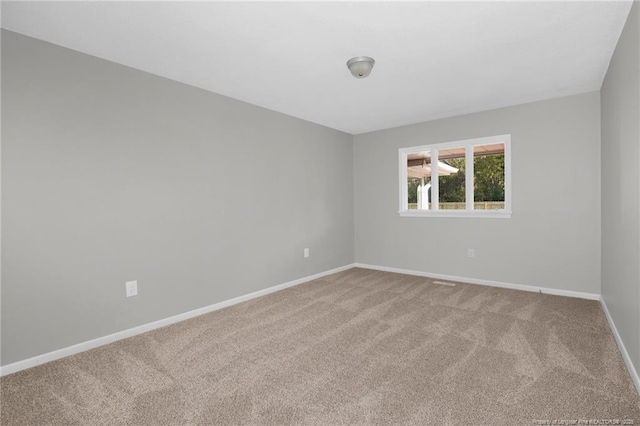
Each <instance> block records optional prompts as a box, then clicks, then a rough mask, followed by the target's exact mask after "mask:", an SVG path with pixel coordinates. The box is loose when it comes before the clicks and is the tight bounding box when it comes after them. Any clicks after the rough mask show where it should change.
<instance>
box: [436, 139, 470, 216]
mask: <svg viewBox="0 0 640 426" xmlns="http://www.w3.org/2000/svg"><path fill="white" fill-rule="evenodd" d="M464 155H465V149H464V147H459V148H449V149H439V150H438V179H439V181H438V192H439V194H440V199H439V207H440V210H465V208H466V199H465V170H464V161H465V158H464Z"/></svg>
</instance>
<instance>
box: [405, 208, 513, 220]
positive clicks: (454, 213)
mask: <svg viewBox="0 0 640 426" xmlns="http://www.w3.org/2000/svg"><path fill="white" fill-rule="evenodd" d="M398 214H399V215H400V216H401V217H474V218H489V219H510V218H511V212H510V211H505V210H474V211H468V210H401V211H399V212H398Z"/></svg>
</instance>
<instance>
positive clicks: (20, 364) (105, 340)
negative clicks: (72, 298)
mask: <svg viewBox="0 0 640 426" xmlns="http://www.w3.org/2000/svg"><path fill="white" fill-rule="evenodd" d="M351 268H353V264H351V265H345V266H341V267H339V268H335V269H331V270H329V271H324V272H320V273H318V274H314V275H309V276H307V277H304V278H299V279H297V280H293V281H289V282H287V283H284V284H278V285H275V286H273V287H269V288H265V289H263V290H259V291H255V292H253V293H249V294H245V295H243V296H238V297H234V298H233V299H229V300H225V301H222V302H218V303H214V304H213V305H209V306H205V307H204V308H199V309H194V310H193V311H189V312H185V313H182V314H178V315H174V316H172V317H169V318H165V319H161V320H158V321H154V322H150V323H148V324H143V325H140V326H138V327H133V328H129V329H127V330H123V331H118V332H117V333H113V334H109V335H107V336H103V337H98V338H97V339H93V340H89V341H86V342H82V343H78V344H76V345H73V346H69V347H66V348H62V349H58V350H56V351H52V352H47V353H45V354H42V355H38V356H35V357H33V358H28V359H25V360H22V361H17V362H14V363H12V364H7V365H3V366H2V367H0V377H1V376H6V375H8V374H12V373H16V372H18V371H21V370H25V369H27V368H31V367H35V366H36V365H40V364H44V363H46V362H50V361H55V360H56V359H60V358H64V357H66V356H69V355H74V354H77V353H80V352H84V351H88V350H89V349H93V348H97V347H99V346H104V345H107V344H109V343H113V342H116V341H118V340H122V339H126V338H127V337H132V336H136V335H138V334H142V333H146V332H147V331H151V330H155V329H157V328H160V327H165V326H167V325H171V324H175V323H177V322H180V321H184V320H187V319H189V318H193V317H197V316H199V315H203V314H206V313H209V312H213V311H217V310H218V309H222V308H226V307H227V306H232V305H237V304H238V303H241V302H246V301H247V300H251V299H255V298H256V297H260V296H265V295H267V294H270V293H275V292H276V291H280V290H284V289H285V288H289V287H293V286H296V285H299V284H303V283H306V282H308V281H312V280H315V279H318V278H321V277H324V276H326V275H330V274H335V273H336V272H341V271H345V270H347V269H351Z"/></svg>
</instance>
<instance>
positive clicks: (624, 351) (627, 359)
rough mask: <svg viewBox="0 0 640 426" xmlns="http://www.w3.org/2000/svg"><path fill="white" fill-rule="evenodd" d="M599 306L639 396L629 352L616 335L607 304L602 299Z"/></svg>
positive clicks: (636, 379)
mask: <svg viewBox="0 0 640 426" xmlns="http://www.w3.org/2000/svg"><path fill="white" fill-rule="evenodd" d="M600 305H602V310H603V311H604V314H605V316H606V317H607V321H608V322H609V327H610V328H611V331H612V332H613V337H615V339H616V343H617V344H618V348H619V349H620V353H621V354H622V359H624V363H625V364H626V365H627V370H629V374H630V375H631V380H632V381H633V384H634V385H635V387H636V391H638V395H640V377H639V376H638V372H637V371H636V368H635V367H634V365H633V363H632V362H631V357H630V356H629V352H627V348H625V346H624V343H622V338H621V337H620V334H619V333H618V329H617V328H616V325H615V323H614V322H613V318H612V317H611V314H610V313H609V309H608V308H607V304H606V303H605V301H604V299H603V298H602V297H601V298H600Z"/></svg>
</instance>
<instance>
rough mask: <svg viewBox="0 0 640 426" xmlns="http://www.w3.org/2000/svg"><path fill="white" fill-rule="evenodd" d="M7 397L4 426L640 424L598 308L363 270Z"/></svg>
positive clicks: (65, 368)
mask: <svg viewBox="0 0 640 426" xmlns="http://www.w3.org/2000/svg"><path fill="white" fill-rule="evenodd" d="M0 382H1V390H2V395H1V398H2V399H1V402H2V406H1V413H0V418H1V421H2V424H3V425H23V424H30V425H48V424H56V425H120V424H128V425H135V424H140V425H154V424H157V425H182V424H224V425H227V424H266V425H269V424H272V425H276V424H277V425H280V424H316V425H339V424H393V425H397V424H415V425H449V424H450V425H485V424H486V425H516V424H523V425H531V424H542V423H541V422H536V421H543V420H550V421H552V420H565V421H570V420H583V421H586V420H616V419H617V420H620V421H621V422H622V421H623V420H625V419H629V420H633V421H634V424H636V425H638V424H640V400H639V397H638V394H637V393H636V391H635V389H634V387H633V384H632V382H631V378H630V376H629V373H628V372H627V370H626V368H625V365H624V363H623V360H622V357H621V355H620V353H619V351H618V348H617V346H616V343H615V341H614V339H613V336H612V334H611V331H610V330H609V327H608V325H607V322H606V319H605V316H604V314H603V312H602V310H601V308H600V305H599V304H598V302H595V301H588V300H581V299H574V298H568V297H560V296H550V295H545V294H539V293H529V292H523V291H516V290H507V289H499V288H492V287H484V286H478V285H470V284H461V283H457V284H456V285H455V286H453V287H451V286H446V285H439V284H436V283H434V281H433V280H431V279H428V278H421V277H415V276H408V275H401V274H392V273H386V272H378V271H371V270H365V269H358V268H354V269H350V270H348V271H345V272H341V273H338V274H335V275H331V276H327V277H324V278H322V279H319V280H315V281H312V282H309V283H306V284H303V285H299V286H296V287H292V288H289V289H287V290H283V291H280V292H277V293H273V294H271V295H268V296H264V297H261V298H258V299H254V300H251V301H248V302H245V303H242V304H239V305H236V306H233V307H230V308H226V309H222V310H219V311H216V312H213V313H210V314H206V315H203V316H200V317H197V318H194V319H191V320H188V321H184V322H181V323H179V324H175V325H171V326H168V327H165V328H162V329H158V330H155V331H152V332H148V333H145V334H142V335H139V336H136V337H132V338H129V339H126V340H122V341H119V342H116V343H113V344H110V345H107V346H103V347H100V348H97V349H94V350H91V351H88V352H84V353H81V354H78V355H74V356H71V357H68V358H65V359H61V360H58V361H54V362H51V363H48V364H45V365H42V366H39V367H35V368H32V369H29V370H25V371H22V372H18V373H15V374H12V375H9V376H6V377H4V378H2V379H0ZM567 424H569V423H567ZM601 424H602V423H601ZM621 424H622V423H621Z"/></svg>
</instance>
